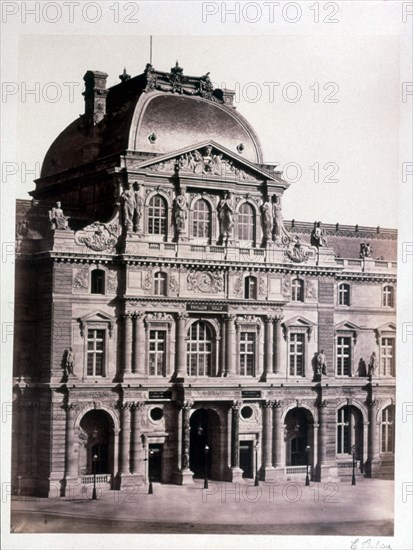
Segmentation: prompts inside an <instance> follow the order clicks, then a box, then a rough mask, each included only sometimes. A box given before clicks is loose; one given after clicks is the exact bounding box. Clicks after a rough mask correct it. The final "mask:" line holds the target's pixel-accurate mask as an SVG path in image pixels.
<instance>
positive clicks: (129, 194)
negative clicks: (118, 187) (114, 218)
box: [120, 182, 136, 231]
mask: <svg viewBox="0 0 413 550" xmlns="http://www.w3.org/2000/svg"><path fill="white" fill-rule="evenodd" d="M120 199H121V206H122V224H123V226H124V227H125V228H126V229H127V230H128V231H130V230H132V229H133V217H134V213H135V208H136V199H135V193H134V191H133V189H132V188H131V184H130V183H129V182H126V184H125V190H124V191H123V193H122V195H121V196H120Z"/></svg>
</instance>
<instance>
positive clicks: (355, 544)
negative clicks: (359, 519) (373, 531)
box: [350, 539, 391, 550]
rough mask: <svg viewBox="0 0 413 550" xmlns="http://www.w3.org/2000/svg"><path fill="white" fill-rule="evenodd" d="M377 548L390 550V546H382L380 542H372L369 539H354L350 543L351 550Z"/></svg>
mask: <svg viewBox="0 0 413 550" xmlns="http://www.w3.org/2000/svg"><path fill="white" fill-rule="evenodd" d="M378 548H388V549H389V550H391V546H390V544H383V543H382V542H381V541H379V540H378V541H372V540H371V539H365V540H360V539H356V540H353V541H352V542H351V546H350V549H351V550H377V549H378Z"/></svg>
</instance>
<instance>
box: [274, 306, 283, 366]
mask: <svg viewBox="0 0 413 550" xmlns="http://www.w3.org/2000/svg"><path fill="white" fill-rule="evenodd" d="M282 320H283V316H282V315H276V316H275V357H274V374H284V373H283V372H282V353H281V351H282V347H283V336H282V328H281V323H282Z"/></svg>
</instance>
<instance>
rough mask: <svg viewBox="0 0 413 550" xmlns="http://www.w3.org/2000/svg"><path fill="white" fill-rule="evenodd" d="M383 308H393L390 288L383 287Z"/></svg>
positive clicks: (392, 293) (391, 288)
mask: <svg viewBox="0 0 413 550" xmlns="http://www.w3.org/2000/svg"><path fill="white" fill-rule="evenodd" d="M383 306H385V307H394V290H393V287H392V286H389V285H386V286H385V287H383Z"/></svg>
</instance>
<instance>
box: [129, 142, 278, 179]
mask: <svg viewBox="0 0 413 550" xmlns="http://www.w3.org/2000/svg"><path fill="white" fill-rule="evenodd" d="M137 168H138V169H139V170H141V169H144V170H145V171H148V172H156V173H159V174H162V173H163V174H168V175H171V174H174V173H177V172H179V175H180V176H185V175H186V176H191V177H195V178H196V177H199V178H201V179H203V180H205V178H207V179H214V180H216V179H225V180H234V181H237V182H249V181H252V182H263V181H274V182H277V183H279V184H280V185H282V186H285V187H287V185H288V184H287V183H286V182H284V181H283V180H282V179H281V178H277V177H275V176H274V175H272V174H270V173H269V172H267V171H266V170H264V169H262V168H261V167H258V166H257V165H254V164H253V163H252V162H249V161H247V160H246V159H245V158H243V157H242V156H241V155H236V154H235V153H233V152H232V151H230V150H229V149H227V148H226V147H223V146H222V145H219V144H218V143H216V142H214V141H206V142H203V143H198V144H196V145H192V146H190V147H186V148H184V149H180V150H177V151H173V152H171V153H168V154H166V155H159V156H157V157H155V158H151V159H150V160H146V161H145V162H142V163H140V164H139V166H138V167H137Z"/></svg>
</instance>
